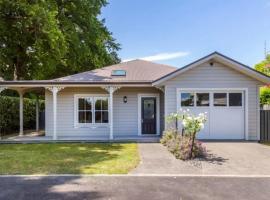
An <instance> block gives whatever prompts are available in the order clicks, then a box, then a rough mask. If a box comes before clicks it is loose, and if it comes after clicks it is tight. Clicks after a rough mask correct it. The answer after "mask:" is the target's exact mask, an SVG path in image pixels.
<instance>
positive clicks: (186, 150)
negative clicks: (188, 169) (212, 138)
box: [161, 109, 207, 160]
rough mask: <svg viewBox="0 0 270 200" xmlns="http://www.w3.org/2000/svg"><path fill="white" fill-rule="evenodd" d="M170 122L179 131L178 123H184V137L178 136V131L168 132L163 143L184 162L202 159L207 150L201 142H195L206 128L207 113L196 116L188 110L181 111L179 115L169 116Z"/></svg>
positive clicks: (165, 133)
mask: <svg viewBox="0 0 270 200" xmlns="http://www.w3.org/2000/svg"><path fill="white" fill-rule="evenodd" d="M168 118H169V121H174V123H175V128H176V129H178V123H179V122H181V123H182V128H183V130H184V131H182V133H184V134H182V135H180V134H177V133H178V131H177V130H171V129H169V130H166V131H165V132H164V134H163V138H162V139H161V143H162V144H164V145H165V146H167V147H168V149H169V151H170V152H172V153H173V154H174V155H175V156H176V157H177V158H179V159H182V160H187V159H192V158H196V157H200V156H203V155H205V154H206V149H205V148H204V147H203V146H202V144H201V142H199V141H197V140H195V138H196V134H197V133H198V132H200V131H201V130H202V129H203V128H204V124H205V122H206V121H207V115H206V113H200V114H198V115H194V114H192V113H190V111H189V110H188V109H187V110H180V112H178V113H172V114H170V115H169V116H168Z"/></svg>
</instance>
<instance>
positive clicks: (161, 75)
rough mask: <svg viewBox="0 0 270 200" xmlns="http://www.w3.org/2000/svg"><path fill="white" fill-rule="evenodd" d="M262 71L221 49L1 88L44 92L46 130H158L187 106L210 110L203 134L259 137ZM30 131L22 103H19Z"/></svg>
mask: <svg viewBox="0 0 270 200" xmlns="http://www.w3.org/2000/svg"><path fill="white" fill-rule="evenodd" d="M269 83H270V77H268V76H266V75H264V74H261V73H259V72H257V71H255V70H253V69H252V68H250V67H247V66H245V65H243V64H241V63H239V62H237V61H235V60H233V59H231V58H228V57H226V56H224V55H222V54H220V53H218V52H214V53H212V54H210V55H207V56H205V57H203V58H201V59H199V60H196V61H195V62H193V63H191V64H189V65H186V66H184V67H182V68H178V69H177V68H174V67H171V66H167V65H162V64H156V63H152V62H148V61H143V60H133V61H129V62H123V63H120V64H116V65H112V66H108V67H104V68H101V69H96V70H93V71H89V72H84V73H79V74H75V75H71V76H67V77H63V78H59V79H55V80H48V81H45V80H43V81H42V80H41V81H1V82H0V91H1V90H3V89H6V88H9V89H14V90H17V91H18V92H19V94H20V97H21V99H22V98H23V94H24V92H25V91H28V90H42V89H43V90H44V91H45V102H46V103H45V107H46V109H45V113H46V126H45V132H46V136H51V137H52V139H61V138H63V137H74V138H77V139H85V138H87V139H90V140H91V139H94V138H97V137H99V138H104V139H114V138H120V137H123V138H129V137H144V136H159V135H160V134H162V131H163V130H164V128H165V126H166V123H165V116H167V115H169V114H170V113H173V112H177V111H179V110H180V109H181V108H182V109H189V110H190V111H191V112H194V113H201V112H207V116H208V121H207V123H206V125H205V128H204V129H203V130H202V131H201V132H200V133H199V135H198V137H199V138H201V139H244V140H259V138H260V115H259V88H260V87H261V86H263V85H265V84H269ZM20 108H21V109H20V110H21V111H20V125H21V128H20V133H21V134H23V113H22V112H23V111H22V110H23V109H22V108H23V101H21V103H20Z"/></svg>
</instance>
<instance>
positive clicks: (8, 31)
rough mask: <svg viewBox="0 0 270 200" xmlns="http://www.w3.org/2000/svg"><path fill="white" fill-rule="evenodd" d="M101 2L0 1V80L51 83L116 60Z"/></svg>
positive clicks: (103, 2)
mask: <svg viewBox="0 0 270 200" xmlns="http://www.w3.org/2000/svg"><path fill="white" fill-rule="evenodd" d="M106 4H107V2H106V0H0V76H2V77H3V78H4V79H6V80H12V79H14V80H23V79H25V80H28V79H51V78H55V77H59V76H64V75H68V74H73V73H77V72H81V71H86V70H91V69H95V68H98V67H101V66H104V65H109V64H114V63H117V62H119V61H120V60H119V58H118V56H117V50H119V44H118V43H116V42H115V39H114V38H113V37H112V33H111V32H109V30H108V29H107V28H106V26H105V23H104V20H103V19H100V17H99V15H100V10H101V8H102V7H103V6H105V5H106Z"/></svg>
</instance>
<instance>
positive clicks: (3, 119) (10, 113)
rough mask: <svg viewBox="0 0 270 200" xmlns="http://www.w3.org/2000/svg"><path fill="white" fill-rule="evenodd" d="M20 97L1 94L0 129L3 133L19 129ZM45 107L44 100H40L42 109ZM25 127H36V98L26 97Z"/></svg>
mask: <svg viewBox="0 0 270 200" xmlns="http://www.w3.org/2000/svg"><path fill="white" fill-rule="evenodd" d="M19 102H20V99H19V98H18V97H7V96H0V131H1V134H2V135H5V134H7V133H12V132H17V131H18V130H19V125H20V121H19ZM43 109H44V101H42V100H41V101H40V110H43ZM23 110H24V129H34V128H35V124H36V100H35V99H26V98H25V99H24V109H23Z"/></svg>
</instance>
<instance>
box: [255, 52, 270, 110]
mask: <svg viewBox="0 0 270 200" xmlns="http://www.w3.org/2000/svg"><path fill="white" fill-rule="evenodd" d="M255 69H256V70H257V71H259V72H262V73H264V74H266V75H268V76H270V54H269V55H267V56H266V59H265V60H263V61H262V62H260V63H258V64H256V65H255ZM260 104H261V105H265V104H270V88H269V86H265V87H263V88H261V89H260Z"/></svg>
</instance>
